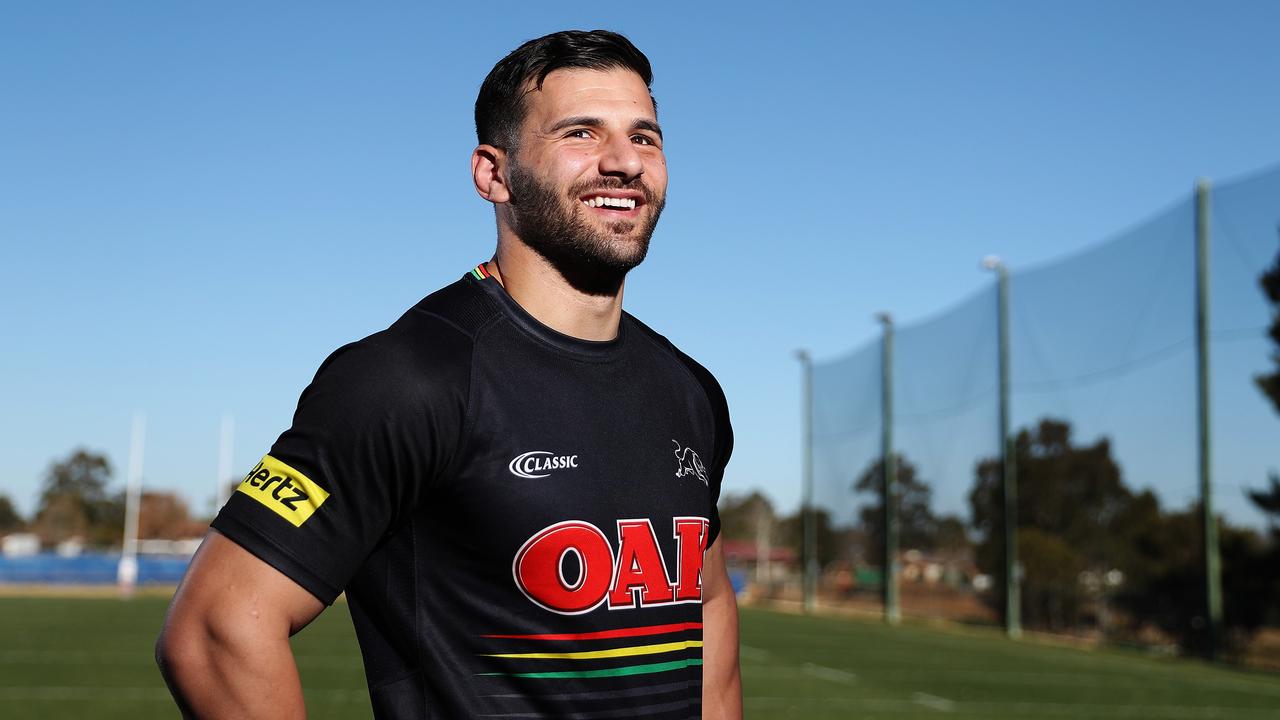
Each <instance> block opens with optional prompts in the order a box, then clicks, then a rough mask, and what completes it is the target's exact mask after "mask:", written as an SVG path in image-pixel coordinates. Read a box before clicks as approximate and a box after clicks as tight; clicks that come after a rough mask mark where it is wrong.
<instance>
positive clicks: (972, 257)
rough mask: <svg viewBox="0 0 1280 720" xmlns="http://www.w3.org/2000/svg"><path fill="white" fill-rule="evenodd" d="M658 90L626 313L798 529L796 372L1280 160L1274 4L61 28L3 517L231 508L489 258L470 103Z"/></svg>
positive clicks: (201, 21)
mask: <svg viewBox="0 0 1280 720" xmlns="http://www.w3.org/2000/svg"><path fill="white" fill-rule="evenodd" d="M568 27H577V28H591V27H607V28H611V29H616V30H619V31H621V32H624V33H626V34H628V35H629V36H630V37H631V38H632V39H633V40H634V41H635V42H636V44H637V45H639V46H640V47H641V48H642V49H643V50H644V51H645V52H646V53H647V54H648V55H649V57H650V59H651V60H652V61H653V64H654V67H655V72H656V79H655V83H654V92H655V95H656V96H657V98H658V101H659V104H660V117H661V120H662V123H663V127H664V130H665V133H666V136H667V142H666V149H667V154H668V161H669V165H670V172H671V184H670V189H669V202H668V207H667V212H666V214H665V215H664V217H663V220H662V223H661V224H660V225H659V227H658V232H657V234H656V235H655V239H654V245H653V250H652V252H651V254H650V259H649V260H648V261H646V263H645V265H643V266H642V267H641V268H640V269H638V270H637V271H636V272H635V273H634V274H633V276H632V278H631V280H630V281H629V283H628V287H627V297H626V306H627V308H628V309H629V310H630V311H631V312H633V313H634V314H636V315H637V316H639V317H640V318H642V319H644V320H645V321H646V322H648V323H649V324H651V325H653V326H654V327H656V328H657V329H658V330H660V331H661V332H664V333H665V334H667V335H668V336H669V337H670V338H671V339H672V340H673V341H675V342H676V343H677V344H678V345H680V346H681V347H682V348H684V349H685V350H686V351H688V352H689V353H690V354H692V355H693V356H694V357H696V358H698V359H699V360H701V361H702V362H703V364H705V365H707V366H708V367H709V368H710V369H711V370H712V371H713V372H715V373H716V374H717V376H718V377H719V378H720V380H721V383H722V384H723V385H724V387H725V389H726V392H727V394H728V396H729V399H730V403H731V409H732V411H733V415H734V419H735V428H736V431H737V438H738V450H737V453H736V455H735V459H734V462H733V464H732V465H731V466H730V470H729V473H728V476H727V479H726V490H727V491H730V492H735V491H736V492H741V491H745V490H748V489H750V488H753V487H759V488H763V489H765V490H766V491H767V492H768V493H769V494H771V495H772V496H773V497H774V498H775V500H776V501H777V502H778V504H779V505H781V506H782V507H783V508H787V509H790V508H792V507H794V506H795V505H796V504H797V502H798V499H799V491H798V475H799V384H798V368H797V365H796V363H795V361H794V360H793V359H792V357H791V351H792V350H793V349H794V348H797V347H808V348H810V349H811V350H812V351H813V353H814V354H815V355H816V356H817V357H818V358H824V357H831V356H834V355H837V354H839V353H841V352H844V351H847V350H848V349H850V348H852V347H854V346H855V345H858V344H860V343H862V342H864V341H866V340H868V339H870V338H872V337H874V336H875V335H876V334H877V328H876V325H875V324H874V322H873V321H872V315H873V314H874V313H875V312H877V311H880V310H886V309H887V310H891V311H893V312H894V314H895V316H896V317H898V318H899V320H900V321H901V322H906V323H909V322H911V321H913V320H918V319H920V318H923V317H926V316H928V315H930V314H932V313H934V312H936V311H938V310H939V309H940V308H942V307H944V306H947V305H950V304H952V303H954V302H956V301H958V300H959V299H960V298H962V297H964V296H966V295H968V294H970V293H972V292H974V291H976V290H977V289H979V288H980V287H982V286H984V285H985V284H987V283H989V282H990V278H989V276H987V275H985V274H983V273H981V272H980V271H979V270H978V261H979V259H980V258H982V257H983V256H984V255H987V254H989V253H997V254H999V255H1001V256H1002V257H1004V258H1005V260H1006V261H1007V262H1008V263H1009V264H1010V266H1012V267H1014V268H1018V267H1026V266H1029V265H1034V264H1038V263H1042V262H1045V261H1048V260H1051V259H1054V258H1057V257H1061V256H1064V255H1068V254H1071V253H1073V252H1076V251H1078V250H1080V249H1081V248H1084V247H1087V246H1090V245H1093V244H1095V243H1097V242H1098V241H1100V240H1102V239H1104V238H1106V237H1108V236H1111V235H1113V234H1115V233H1116V232H1117V231H1119V230H1121V229H1123V228H1126V227H1130V226H1132V225H1133V224H1135V223H1136V222H1138V221H1139V220H1141V219H1142V218H1144V217H1147V216H1150V215H1151V214H1153V213H1155V212H1156V211H1158V210H1160V209H1162V208H1165V207H1168V206H1169V205H1170V203H1172V202H1174V201H1176V200H1178V199H1180V198H1184V197H1185V196H1186V195H1187V193H1188V192H1189V190H1190V188H1191V186H1192V182H1193V181H1194V179H1195V178H1197V177H1202V176H1203V177H1210V178H1224V179H1225V178H1230V177H1233V176H1237V175H1239V174H1241V173H1246V172H1249V171H1252V170H1255V169H1257V168H1259V167H1263V166H1267V165H1270V164H1272V163H1274V162H1276V161H1277V160H1280V94H1277V93H1276V92H1275V79H1276V78H1277V77H1280V52H1277V51H1276V46H1275V33H1274V29H1275V28H1276V27H1280V5H1277V4H1275V3H1270V2H1253V3H1240V2H1234V3H1218V4H1214V5H1212V6H1210V5H1206V4H1204V3H1191V2H1175V3H1155V2H1130V3H1123V4H1119V3H1108V2H1045V3H1015V2H1004V3H993V2H964V3H959V2H954V3H943V2H894V3H887V2H885V3H838V4H829V5H828V4H804V3H793V4H787V5H783V4H780V3H774V4H770V5H768V6H761V7H757V6H751V5H746V4H741V3H674V4H664V3H650V4H646V5H643V6H617V7H615V8H613V9H611V10H609V11H607V12H580V11H574V10H568V9H565V10H561V9H549V8H548V7H545V6H538V7H535V6H534V5H533V4H528V3H523V4H521V3H515V4H507V5H503V4H496V5H495V4H488V3H487V4H483V5H480V4H452V5H444V6H433V5H428V4H426V3H381V4H378V5H377V6H356V5H350V4H338V3H305V4H303V3H297V4H289V3H272V4H269V5H265V6H264V5H263V4H260V3H257V4H251V3H220V4H218V5H216V6H198V5H194V4H161V3H111V4H102V3H88V2H83V3H42V4H27V5H24V6H10V7H8V8H6V10H5V11H4V18H3V22H0V46H2V47H4V48H5V50H4V61H3V63H0V87H4V88H5V92H4V97H5V99H4V101H3V102H4V108H3V110H0V303H2V304H3V308H4V310H3V313H0V337H2V338H3V346H0V347H3V352H2V353H0V378H3V380H0V398H2V400H3V405H2V407H3V410H2V411H0V491H2V492H5V493H7V494H9V495H10V496H11V497H13V499H14V500H15V501H16V502H17V503H18V505H19V507H20V508H21V509H23V510H24V511H29V510H31V509H32V508H33V506H34V502H35V497H36V492H37V489H38V486H39V482H40V479H41V477H42V475H43V472H44V470H45V469H46V467H47V466H48V464H49V463H50V461H52V460H53V459H55V458H57V457H60V456H63V455H65V454H66V453H68V452H69V451H70V450H71V449H72V448H74V447H76V446H80V445H83V446H87V447H89V448H92V449H95V450H100V451H103V452H106V453H107V454H108V455H109V456H110V457H111V459H112V460H113V462H114V464H115V466H116V468H117V471H118V476H119V475H122V474H123V470H124V468H125V466H126V461H127V458H126V453H127V448H128V441H129V439H128V433H129V427H130V418H131V415H132V413H133V412H134V411H144V412H145V413H146V414H147V418H148V423H149V433H148V443H147V454H146V462H145V472H144V475H145V478H146V483H147V485H148V486H149V487H155V488H172V489H176V490H179V491H180V492H182V493H184V494H185V495H187V496H188V498H189V499H190V500H191V502H192V505H193V507H194V508H195V509H196V510H198V511H207V510H208V509H209V498H210V496H211V495H212V488H213V485H214V481H215V476H216V471H217V456H218V428H219V424H220V422H221V419H222V417H223V416H224V414H228V413H229V414H231V415H232V416H233V417H234V418H235V423H236V436H235V465H236V467H237V468H238V469H245V468H248V467H251V466H252V465H253V463H254V462H255V461H256V459H257V458H258V457H259V456H261V454H262V453H264V452H265V451H266V450H267V448H268V447H269V446H270V444H271V442H272V440H274V438H275V436H276V435H277V434H278V433H279V432H280V431H281V430H283V429H284V428H285V427H287V425H288V423H289V418H290V416H291V413H292V410H293V406H294V404H295V402H296V399H297V396H298V393H299V392H300V391H301V390H302V388H303V387H304V386H305V385H306V383H307V382H308V381H309V380H310V378H311V376H312V374H313V372H314V370H315V368H316V367H317V366H318V365H319V363H320V362H321V361H322V360H323V359H324V357H325V356H326V355H327V354H328V353H329V352H330V351H331V350H333V349H334V348H336V347H337V346H339V345H341V344H343V343H345V342H347V341H349V340H351V339H355V338H358V337H362V336H364V335H366V334H368V333H370V332H374V331H376V330H378V329H380V328H382V327H384V326H386V325H387V324H388V323H389V322H391V321H393V320H394V319H395V318H396V317H398V315H399V314H400V313H401V312H402V311H403V310H404V309H405V308H407V307H409V306H410V305H412V304H413V303H414V302H415V301H416V300H418V299H419V298H420V297H422V296H423V295H425V294H427V293H429V292H430V291H432V290H434V289H435V288H437V287H440V286H442V285H444V284H447V283H448V282H451V281H452V280H454V279H456V278H457V277H459V276H460V275H461V274H462V273H463V272H464V271H466V270H467V269H468V268H469V267H471V266H472V265H474V264H475V263H476V262H478V261H480V260H483V259H486V258H487V257H489V255H490V253H491V252H492V247H493V237H494V230H493V220H492V214H491V211H490V209H489V206H488V205H487V204H486V203H484V202H483V201H482V200H480V199H479V198H478V197H476V195H475V193H474V191H473V190H472V189H471V186H470V182H469V178H468V174H467V165H468V157H469V154H470V151H471V148H472V147H473V145H474V135H473V130H472V125H471V108H472V103H473V102H474V98H475V91H476V89H477V88H478V86H479V83H480V81H481V80H482V79H483V77H484V75H485V73H486V72H488V70H489V68H490V67H491V66H492V64H493V63H494V62H495V61H496V60H497V59H499V58H500V57H501V56H502V55H503V54H505V53H506V52H508V51H509V50H511V49H513V48H514V47H515V46H516V45H518V44H519V43H520V42H522V41H523V40H526V39H528V38H531V37H535V36H538V35H541V34H544V33H546V32H549V31H553V30H557V29H563V28H568Z"/></svg>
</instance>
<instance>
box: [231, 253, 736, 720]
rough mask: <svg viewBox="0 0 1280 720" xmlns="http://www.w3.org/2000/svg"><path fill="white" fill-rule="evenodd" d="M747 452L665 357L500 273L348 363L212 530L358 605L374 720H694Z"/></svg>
mask: <svg viewBox="0 0 1280 720" xmlns="http://www.w3.org/2000/svg"><path fill="white" fill-rule="evenodd" d="M732 445H733V435H732V430H731V428H730V422H729V414H728V409H727V406H726V403H725V398H724V395H723V393H722V392H721V390H720V387H719V385H718V384H717V383H716V381H715V379H714V378H713V377H712V375H711V374H710V373H709V372H708V371H707V370H706V369H704V368H703V367H702V366H701V365H699V364H698V363H696V362H694V361H693V360H692V359H690V358H689V357H688V356H686V355H685V354H684V353H682V352H680V351H679V350H678V349H676V348H675V347H674V346H673V345H672V344H671V343H670V342H669V341H667V339H666V338H664V337H662V336H661V335H659V334H657V333H656V332H654V331H653V330H651V329H649V328H648V327H647V326H645V325H644V324H643V323H641V322H639V321H638V320H636V319H635V318H634V317H632V316H631V315H629V314H627V313H623V316H622V320H621V323H620V325H619V328H618V335H617V337H616V338H615V339H613V340H610V341H607V342H593V341H586V340H581V339H577V338H573V337H569V336H566V335H563V334H561V333H558V332H556V331H554V330H552V329H550V328H548V327H546V326H545V325H543V324H541V323H540V322H538V321H537V320H536V319H534V318H533V317H532V316H530V315H529V314H528V313H526V312H525V311H524V310H523V309H522V308H521V307H520V306H519V305H518V304H517V303H516V302H515V301H514V300H512V298H511V297H510V296H509V295H507V293H506V291H505V290H504V289H503V288H502V286H501V285H500V284H499V283H498V282H497V281H496V280H495V279H493V278H492V277H489V276H488V274H487V273H486V272H485V271H484V268H483V266H480V267H477V268H476V269H475V270H473V271H471V272H470V273H468V274H467V275H465V276H464V277H463V278H462V279H460V280H459V281H457V282H455V283H453V284H451V285H449V286H447V287H445V288H443V289H441V290H440V291H438V292H436V293H433V294H432V295H430V296H428V297H427V298H425V299H424V300H422V301H421V302H419V303H418V304H417V305H416V306H414V307H413V308H412V309H410V310H409V311H408V312H407V313H405V314H404V316H402V317H401V318H400V319H399V320H398V321H397V322H395V323H394V324H393V325H391V327H389V328H387V329H386V330H384V331H382V332H379V333H376V334H374V335H371V336H369V337H367V338H365V339H363V340H360V341H358V342H355V343H352V344H350V345H347V346H345V347H343V348H340V349H339V350H337V351H336V352H334V353H333V355H331V356H330V357H329V358H328V359H327V360H326V361H325V362H324V364H323V365H322V366H321V367H320V370H319V371H318V372H317V374H316V376H315V379H314V380H313V381H312V383H311V384H310V385H309V386H308V387H307V388H306V390H305V391H304V392H303V393H302V396H301V399H300V400H299V402H298V409H297V412H296V414H295V415H294V418H293V424H292V427H290V428H289V429H288V430H287V431H286V432H285V433H284V434H282V435H281V436H280V438H279V439H278V440H277V441H276V442H275V444H274V445H273V446H272V447H271V449H270V452H269V453H268V454H267V455H266V456H265V457H263V459H262V460H261V461H260V462H259V463H258V464H257V465H256V466H255V467H254V468H252V469H251V470H250V472H249V473H248V474H247V475H246V476H245V479H244V481H243V482H242V483H241V484H240V486H239V488H238V490H237V492H235V493H233V495H232V498H231V499H230V500H229V501H228V503H227V504H226V506H225V507H223V509H222V510H221V512H220V513H219V514H218V516H217V518H216V519H215V520H214V522H213V527H214V528H215V529H216V530H217V531H218V532H220V533H221V534H223V535H225V536H227V537H228V538H230V539H231V540H233V541H235V542H236V543H238V544H240V545H241V546H243V547H244V548H246V549H247V550H248V551H250V552H251V553H253V554H255V555H256V556H257V557H259V558H260V559H262V560H263V561H265V562H267V563H269V564H271V565H272V566H273V567H275V568H277V569H278V570H280V571H281V572H282V573H284V574H285V575H287V576H289V577H290V578H292V579H293V580H294V581H296V582H297V583H298V584H299V585H301V586H302V587H304V588H306V589H307V590H308V591H310V592H311V593H312V594H314V595H315V596H316V597H317V598H319V599H320V600H321V601H323V602H325V603H326V604H328V603H332V602H333V601H334V599H335V598H336V597H337V596H338V595H339V594H340V593H342V592H344V591H345V592H346V593H347V599H348V601H349V605H350V610H351V615H352V618H353V621H354V623H355V628H356V633H357V636H358V637H359V641H360V648H361V652H362V655H363V658H364V663H365V674H366V677H367V679H368V684H369V692H370V697H371V700H372V704H373V709H374V714H375V716H376V717H378V718H384V719H389V718H395V719H399V718H450V719H453V718H473V717H474V718H480V717H487V718H582V719H584V720H585V719H587V718H652V719H655V720H675V719H677V718H678V719H680V720H687V719H688V718H697V717H700V714H701V708H700V705H701V683H702V668H701V664H702V659H701V658H702V650H701V648H702V605H701V600H702V575H701V569H702V559H703V554H704V552H705V550H706V548H707V547H709V546H710V544H711V543H712V542H714V541H715V538H716V536H717V534H718V532H719V517H718V515H717V513H716V500H717V498H718V496H719V493H720V484H721V479H722V477H723V473H724V467H725V464H726V463H727V462H728V460H729V455H730V452H731V449H732Z"/></svg>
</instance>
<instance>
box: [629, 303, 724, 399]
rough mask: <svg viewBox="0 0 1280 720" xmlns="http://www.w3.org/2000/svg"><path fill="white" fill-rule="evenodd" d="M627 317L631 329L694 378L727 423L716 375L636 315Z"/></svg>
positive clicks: (722, 393)
mask: <svg viewBox="0 0 1280 720" xmlns="http://www.w3.org/2000/svg"><path fill="white" fill-rule="evenodd" d="M625 317H626V318H627V321H628V322H629V323H630V325H631V327H633V328H635V329H636V330H638V331H639V332H640V334H641V335H643V336H644V337H646V338H647V339H649V340H650V341H651V342H652V343H653V344H654V345H656V346H657V347H658V349H659V351H660V352H663V353H666V354H667V355H669V356H670V358H671V359H672V360H673V361H674V362H676V363H679V364H680V365H681V366H682V367H683V368H684V369H685V370H686V371H687V372H688V373H689V374H690V375H692V376H693V379H694V380H695V381H697V383H698V384H699V385H701V386H702V389H703V392H705V393H706V394H707V400H708V402H710V403H711V407H712V410H713V411H714V412H715V413H716V416H717V418H719V417H720V416H721V415H723V417H724V419H725V420H726V421H727V420H728V416H729V408H728V402H727V401H726V400H725V396H724V390H723V389H721V387H720V383H719V382H718V381H717V380H716V377H715V375H713V374H712V373H711V371H710V370H708V369H707V368H705V367H704V366H703V365H702V364H701V363H699V362H698V361H697V360H694V359H693V358H692V357H690V356H689V355H688V354H687V353H685V352H684V351H683V350H681V349H680V348H678V347H676V345H675V343H673V342H671V341H670V340H668V339H667V337H666V336H665V335H662V334H661V333H659V332H658V331H656V330H654V329H653V328H651V327H649V326H648V325H646V324H644V323H643V322H641V321H640V320H638V319H636V317H635V316H634V315H631V314H630V313H627V314H626V316H625Z"/></svg>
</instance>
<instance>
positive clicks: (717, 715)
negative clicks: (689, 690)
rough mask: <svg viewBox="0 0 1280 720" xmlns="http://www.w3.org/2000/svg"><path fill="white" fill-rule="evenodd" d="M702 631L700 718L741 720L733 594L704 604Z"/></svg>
mask: <svg viewBox="0 0 1280 720" xmlns="http://www.w3.org/2000/svg"><path fill="white" fill-rule="evenodd" d="M702 634H703V643H704V644H703V663H704V665H703V668H702V678H703V679H702V717H703V718H706V719H707V720H741V718H742V678H741V674H740V672H739V669H738V604H737V602H736V600H735V598H734V596H733V594H732V593H721V594H719V595H717V596H715V597H711V598H708V599H707V601H706V602H705V603H704V605H703V628H702Z"/></svg>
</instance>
